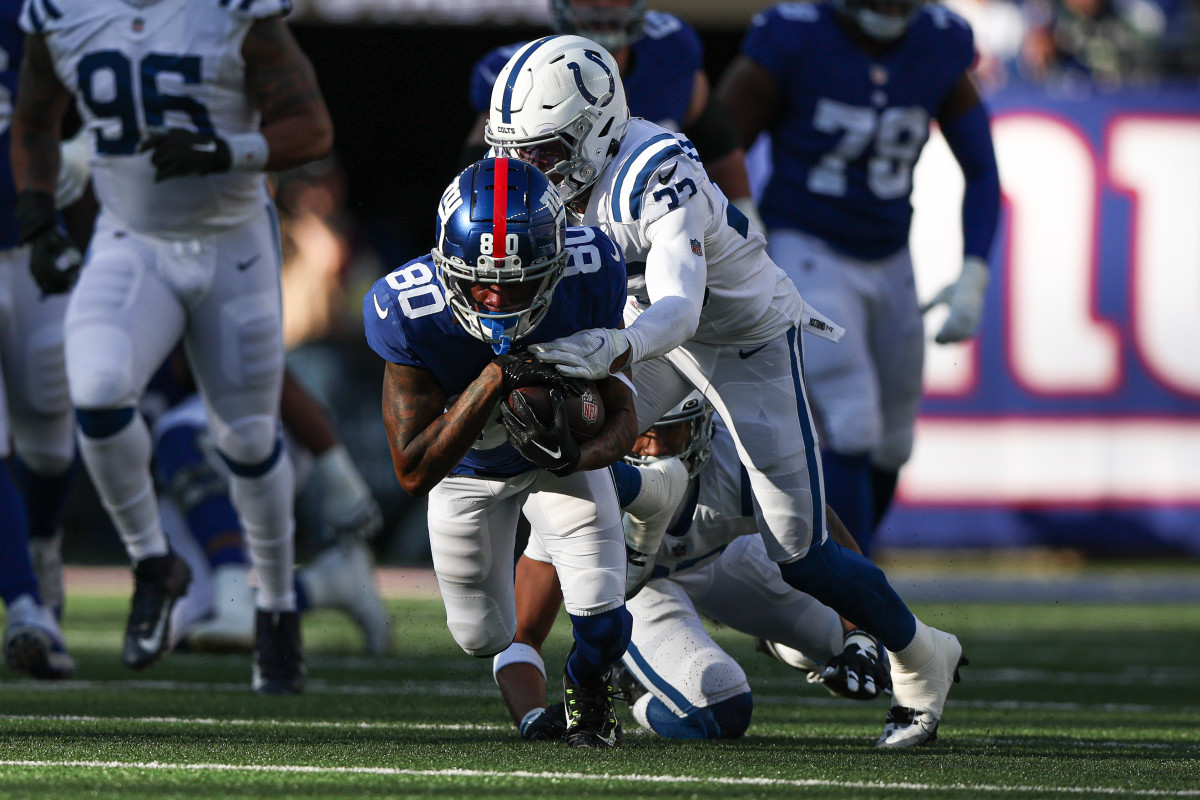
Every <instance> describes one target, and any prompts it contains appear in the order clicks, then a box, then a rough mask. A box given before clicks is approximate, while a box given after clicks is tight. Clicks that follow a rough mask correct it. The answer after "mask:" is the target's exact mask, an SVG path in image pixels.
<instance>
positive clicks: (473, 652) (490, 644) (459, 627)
mask: <svg viewBox="0 0 1200 800" xmlns="http://www.w3.org/2000/svg"><path fill="white" fill-rule="evenodd" d="M446 626H447V627H448V628H449V629H450V635H451V636H453V637H454V641H455V642H457V643H458V646H459V647H461V648H462V650H463V652H464V653H466V654H467V655H469V656H474V657H475V658H492V657H494V656H496V655H499V654H500V653H503V652H504V651H505V650H506V649H508V646H509V645H510V644H512V635H511V634H506V633H505V632H504V631H502V630H501V631H498V630H492V629H488V628H485V627H483V626H480V625H477V624H474V623H454V622H451V621H447V623H446Z"/></svg>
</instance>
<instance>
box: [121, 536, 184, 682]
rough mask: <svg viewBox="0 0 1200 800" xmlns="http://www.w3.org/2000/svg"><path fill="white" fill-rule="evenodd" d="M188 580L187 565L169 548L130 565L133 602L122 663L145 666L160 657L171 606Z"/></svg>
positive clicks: (126, 626)
mask: <svg viewBox="0 0 1200 800" xmlns="http://www.w3.org/2000/svg"><path fill="white" fill-rule="evenodd" d="M191 581H192V570H191V568H190V567H188V565H187V562H186V561H184V560H183V559H182V558H180V557H179V556H178V555H176V554H175V553H174V552H171V551H167V553H166V555H161V556H154V557H152V558H143V559H142V560H141V561H139V562H137V563H136V564H134V565H133V583H134V586H133V602H132V604H131V608H130V610H129V621H128V622H127V623H126V624H125V652H124V654H123V655H122V660H123V661H124V662H125V666H127V667H131V668H133V669H145V668H146V667H148V666H150V665H151V664H153V663H154V662H155V661H158V660H159V659H160V658H162V656H163V654H164V653H165V652H166V651H167V643H168V642H169V641H170V638H171V637H170V627H171V609H173V608H174V607H175V602H176V601H177V600H179V598H180V597H182V596H183V594H184V592H186V591H187V587H188V584H189V583H191Z"/></svg>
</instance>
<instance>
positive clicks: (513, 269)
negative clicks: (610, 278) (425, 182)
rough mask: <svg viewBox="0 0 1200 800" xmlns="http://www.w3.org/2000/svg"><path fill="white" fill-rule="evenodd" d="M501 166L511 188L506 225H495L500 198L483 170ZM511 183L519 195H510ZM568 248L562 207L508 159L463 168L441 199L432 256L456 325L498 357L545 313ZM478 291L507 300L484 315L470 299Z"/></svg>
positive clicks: (539, 178) (532, 174) (540, 181)
mask: <svg viewBox="0 0 1200 800" xmlns="http://www.w3.org/2000/svg"><path fill="white" fill-rule="evenodd" d="M498 164H504V165H505V172H504V173H503V174H505V175H506V176H507V178H506V180H507V182H508V183H507V186H508V190H507V191H506V192H504V193H503V194H504V195H505V197H504V201H505V205H504V219H503V220H493V218H492V217H493V214H498V211H497V209H498V208H499V205H498V204H494V203H493V200H494V198H493V195H498V194H500V193H498V192H495V186H494V184H493V183H489V181H494V180H495V175H497V174H499V171H498V170H495V169H494V168H493V170H491V171H488V170H486V169H481V166H483V167H485V168H486V167H490V166H493V165H498ZM468 173H470V174H468ZM514 183H517V184H519V185H520V186H521V187H524V191H523V192H519V191H513V189H514V186H513V184H514ZM497 236H499V237H500V238H502V240H503V241H496V238H497ZM565 240H566V215H565V212H564V210H563V206H562V201H561V200H560V199H559V197H558V194H557V193H556V192H555V191H554V189H553V188H552V187H551V186H550V185H549V182H548V181H547V179H546V178H545V176H543V175H542V174H541V173H540V172H538V171H537V170H536V169H534V168H533V167H532V166H530V165H526V164H524V163H522V162H520V161H516V162H511V161H509V160H507V159H487V160H484V161H481V162H477V163H476V164H473V165H472V166H471V167H468V168H467V170H466V171H465V172H464V173H463V174H462V175H460V176H459V177H458V178H456V179H455V181H454V182H453V183H451V184H450V187H449V188H447V190H446V192H445V194H443V195H442V203H441V205H440V206H439V209H438V225H437V246H435V247H434V248H433V250H432V251H431V255H432V256H433V263H434V266H435V267H436V269H437V273H438V279H439V280H440V281H441V283H442V286H443V287H445V289H446V299H447V301H448V303H449V305H450V310H451V312H452V313H453V314H454V318H455V319H456V320H458V323H459V324H460V325H462V327H463V328H464V329H465V330H466V331H467V332H468V333H470V334H471V336H473V337H475V338H476V339H479V340H480V341H483V342H486V343H488V344H490V345H491V346H492V349H493V350H494V351H495V352H496V353H497V354H503V353H506V352H508V350H509V349H510V348H511V346H512V344H513V343H514V342H516V341H518V340H520V339H522V338H524V337H525V336H527V335H528V334H529V333H530V332H531V331H533V330H534V329H535V328H536V327H537V326H538V324H539V323H541V321H542V320H543V319H544V318H545V316H546V313H547V312H548V311H549V310H550V303H551V300H552V299H553V297H554V290H555V288H556V287H557V286H558V282H559V281H560V280H561V279H562V277H563V272H564V271H565V270H566V266H567V261H568V260H569V258H570V253H569V251H567V249H566V244H565ZM476 287H481V293H482V294H487V293H489V292H493V293H499V294H501V295H504V294H508V295H510V300H509V302H508V303H505V304H504V305H501V306H500V307H499V308H489V307H487V306H484V305H482V304H481V302H480V300H479V298H477V297H476V296H475V294H474V293H473V291H472V290H473V289H476ZM482 287H493V288H492V289H487V290H483V289H482Z"/></svg>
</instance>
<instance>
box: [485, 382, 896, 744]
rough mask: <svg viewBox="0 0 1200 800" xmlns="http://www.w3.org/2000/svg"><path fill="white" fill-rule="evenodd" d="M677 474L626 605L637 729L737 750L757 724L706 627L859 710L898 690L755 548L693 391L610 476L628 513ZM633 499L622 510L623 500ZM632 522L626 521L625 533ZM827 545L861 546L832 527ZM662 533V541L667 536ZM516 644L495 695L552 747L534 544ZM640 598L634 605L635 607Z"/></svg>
mask: <svg viewBox="0 0 1200 800" xmlns="http://www.w3.org/2000/svg"><path fill="white" fill-rule="evenodd" d="M677 460H682V463H683V464H685V465H686V468H687V472H688V483H687V485H686V487H685V489H684V491H683V492H680V493H678V494H676V495H674V496H673V497H672V499H671V501H670V504H669V506H668V507H667V508H665V509H663V511H664V516H663V519H662V525H663V528H664V529H665V535H663V536H662V544H661V546H660V547H659V549H658V551H657V553H656V554H655V555H656V558H652V561H653V562H654V563H653V564H652V565H651V566H652V569H653V572H652V573H651V575H650V580H649V582H648V583H646V585H645V587H644V588H642V589H640V591H638V592H637V593H636V594H635V595H632V596H630V597H629V598H628V600H627V604H628V606H629V612H630V613H631V614H632V615H633V638H632V640H631V641H630V644H629V648H628V650H627V651H626V653H625V657H624V659H623V661H624V665H625V670H626V673H625V675H624V676H623V679H622V680H620V681H619V686H620V688H621V689H622V690H624V691H626V692H628V693H630V694H632V695H636V697H627V699H628V700H629V702H630V704H631V707H632V711H633V715H634V717H635V718H636V719H637V720H638V722H640V723H641V724H642V725H643V726H644V727H647V728H651V729H653V730H654V731H655V732H656V733H658V734H659V735H661V736H664V737H667V738H673V739H736V738H739V737H740V736H741V735H742V734H743V733H745V731H746V728H747V727H748V726H749V724H750V716H751V712H752V710H753V702H752V700H751V694H750V686H749V684H748V683H747V679H746V675H745V673H744V672H743V670H742V667H741V666H740V665H739V664H738V663H737V661H735V660H734V659H733V658H732V657H731V656H730V655H729V654H728V653H726V652H725V651H724V650H723V649H721V647H720V646H719V645H718V644H717V643H716V642H715V641H713V639H712V638H711V637H710V636H709V635H708V632H707V631H706V630H705V628H704V624H703V622H702V621H701V618H700V615H701V614H703V615H704V616H707V617H709V618H711V619H713V620H715V621H716V622H718V623H720V624H723V625H727V626H729V627H730V628H733V629H734V630H738V631H742V632H745V633H749V634H750V635H752V636H755V637H756V638H758V639H761V640H763V645H762V646H763V647H764V648H769V649H778V648H779V647H780V646H781V645H782V646H784V647H788V648H789V649H791V650H792V651H797V650H798V651H799V652H801V653H803V654H804V657H805V658H806V660H807V663H806V665H805V666H806V669H805V671H806V672H808V671H810V670H811V672H810V677H809V680H810V682H814V683H815V682H820V683H823V684H824V685H825V686H826V687H827V688H828V689H829V690H830V691H831V692H833V693H835V694H838V695H841V696H844V697H849V698H853V699H862V700H869V699H872V698H874V697H877V696H878V695H879V694H881V693H882V692H883V691H884V690H885V689H887V688H888V687H889V686H890V685H891V684H890V679H889V678H888V674H887V664H886V661H884V660H883V659H882V657H881V656H882V653H881V651H880V650H879V647H878V643H877V642H875V640H874V639H873V637H871V636H869V635H868V634H866V633H864V632H863V631H860V630H857V629H855V628H854V627H853V626H852V625H848V624H845V623H842V622H841V621H840V620H839V618H838V616H837V614H836V613H835V612H834V611H833V610H832V609H830V608H829V607H827V606H823V605H821V604H820V603H818V602H816V601H815V600H814V599H813V598H812V597H810V596H809V595H806V594H804V593H803V592H798V591H796V590H795V589H793V588H792V587H790V586H788V585H787V584H786V583H784V582H783V578H782V577H781V576H780V574H779V570H778V569H777V568H776V567H775V566H774V564H772V562H771V560H770V559H769V558H768V557H767V553H766V549H765V548H764V546H763V542H762V537H760V536H758V535H757V533H758V532H757V529H756V527H755V525H756V523H755V519H754V511H753V507H752V504H751V503H750V499H749V494H748V491H749V486H748V476H747V475H746V471H745V469H744V468H743V467H742V466H741V463H740V462H739V460H738V456H737V452H736V450H735V448H734V445H733V441H732V440H731V439H730V437H729V433H728V431H727V430H725V428H724V426H723V425H721V424H720V422H719V421H718V420H715V419H714V416H713V410H712V406H711V404H709V403H708V401H706V400H705V399H704V396H703V395H702V394H700V392H698V391H693V392H692V393H691V394H689V395H688V397H687V398H686V399H685V400H684V401H683V402H682V403H680V404H679V405H678V406H676V407H675V408H673V409H671V410H670V411H669V412H668V413H667V414H666V415H665V416H664V417H663V418H662V419H661V420H659V421H658V423H656V424H655V425H654V426H653V427H652V428H650V429H649V430H647V431H645V432H644V433H643V434H642V435H641V436H639V437H638V439H637V442H636V443H635V444H634V447H633V451H632V452H631V454H630V455H628V456H626V458H625V461H626V462H627V463H622V464H614V465H613V477H614V480H615V482H616V484H617V495H618V497H619V498H620V499H621V501H622V504H623V506H624V507H625V508H626V510H627V512H628V511H630V510H632V509H633V507H634V506H633V504H632V503H630V502H629V500H628V499H633V500H634V501H635V502H636V501H637V500H640V497H639V496H638V494H637V488H638V486H639V484H640V483H641V482H642V481H643V479H645V478H646V477H648V474H647V473H648V472H649V471H650V470H652V469H654V468H655V467H658V466H662V465H665V464H667V463H669V462H671V461H677ZM627 498H628V499H627ZM629 522H630V519H629V517H628V516H627V517H626V525H627V527H628V523H629ZM830 531H831V534H832V535H835V536H840V537H841V538H840V539H839V541H843V542H846V543H852V542H853V540H852V539H851V538H850V536H849V534H848V533H846V532H845V530H844V528H842V527H841V526H840V525H839V524H838V523H837V518H836V517H831V518H830ZM660 533H661V532H660ZM517 576H518V581H517V608H518V611H519V614H518V634H517V643H515V644H514V645H512V646H511V647H509V649H508V650H506V651H504V652H503V653H501V654H500V655H498V656H497V657H496V658H495V660H494V661H493V672H494V675H495V678H496V683H497V685H498V686H499V687H500V691H501V693H502V694H503V695H504V699H505V702H506V704H507V705H508V707H509V711H510V713H511V714H512V716H513V720H514V722H517V723H518V728H519V730H520V731H521V735H522V736H523V737H524V738H526V739H530V740H549V739H555V738H557V737H558V735H559V731H560V730H561V727H562V713H561V711H560V710H559V709H558V708H556V707H555V706H550V707H549V708H548V709H543V708H542V705H543V703H544V698H545V682H544V680H539V677H540V674H544V667H543V666H542V661H541V647H542V644H543V643H544V642H545V639H546V636H547V635H548V634H549V631H550V628H551V626H552V623H553V621H554V618H555V616H556V615H557V611H558V606H559V604H558V600H557V589H558V585H557V583H556V582H555V581H554V573H553V569H551V568H550V566H549V564H548V563H547V558H546V555H545V553H544V552H543V550H542V548H541V545H540V542H539V541H538V540H537V538H536V537H530V541H529V545H528V546H527V547H526V549H525V552H524V555H523V556H522V557H521V559H520V561H519V562H518V564H517ZM631 594H632V593H631Z"/></svg>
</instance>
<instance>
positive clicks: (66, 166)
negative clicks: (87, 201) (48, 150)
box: [54, 128, 92, 208]
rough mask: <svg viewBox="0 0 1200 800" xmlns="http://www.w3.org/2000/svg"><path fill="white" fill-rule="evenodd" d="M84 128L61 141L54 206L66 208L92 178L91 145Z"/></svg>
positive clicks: (81, 193)
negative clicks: (60, 158) (60, 159)
mask: <svg viewBox="0 0 1200 800" xmlns="http://www.w3.org/2000/svg"><path fill="white" fill-rule="evenodd" d="M88 135H89V131H88V129H87V128H84V129H82V130H80V131H79V133H77V134H75V136H73V137H72V138H70V139H68V140H67V141H65V142H63V143H62V147H61V148H60V152H61V153H62V162H61V164H59V167H58V185H57V186H56V187H54V207H55V208H66V207H67V206H69V205H73V204H74V203H75V201H76V200H78V199H79V198H80V197H82V196H83V190H84V189H86V188H87V185H88V181H89V180H91V179H92V165H91V161H90V159H91V157H92V146H91V143H90V142H89V141H88Z"/></svg>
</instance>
